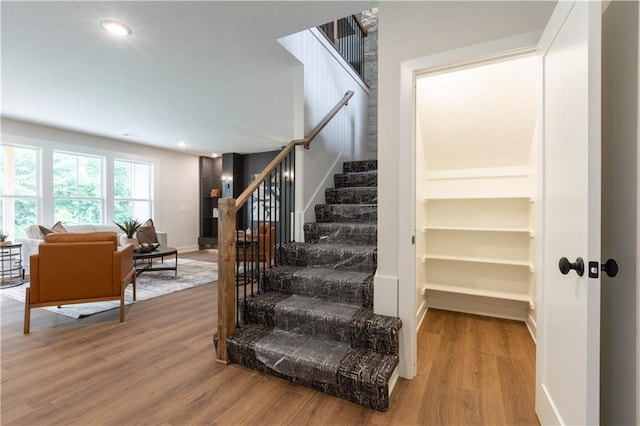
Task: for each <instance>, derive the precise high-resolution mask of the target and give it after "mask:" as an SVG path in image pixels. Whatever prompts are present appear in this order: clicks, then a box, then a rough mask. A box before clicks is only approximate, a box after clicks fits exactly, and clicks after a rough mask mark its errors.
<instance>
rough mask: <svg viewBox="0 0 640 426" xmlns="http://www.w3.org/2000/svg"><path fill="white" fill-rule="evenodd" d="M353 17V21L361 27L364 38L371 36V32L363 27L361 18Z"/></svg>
mask: <svg viewBox="0 0 640 426" xmlns="http://www.w3.org/2000/svg"><path fill="white" fill-rule="evenodd" d="M351 16H353V19H354V20H355V21H356V24H358V26H359V27H360V31H362V35H363V36H364V37H366V36H368V35H369V31H367V29H366V28H365V27H364V25H362V21H361V20H360V18H358V16H357V15H351Z"/></svg>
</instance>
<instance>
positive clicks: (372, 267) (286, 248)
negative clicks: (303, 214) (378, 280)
mask: <svg viewBox="0 0 640 426" xmlns="http://www.w3.org/2000/svg"><path fill="white" fill-rule="evenodd" d="M278 256H279V261H280V262H279V263H280V264H282V265H296V266H311V267H320V268H323V267H324V268H326V267H331V268H333V269H339V270H350V271H358V272H369V273H372V274H373V273H375V271H376V267H377V247H376V246H372V245H363V246H357V245H349V244H319V243H288V244H283V245H282V246H281V247H279V248H278Z"/></svg>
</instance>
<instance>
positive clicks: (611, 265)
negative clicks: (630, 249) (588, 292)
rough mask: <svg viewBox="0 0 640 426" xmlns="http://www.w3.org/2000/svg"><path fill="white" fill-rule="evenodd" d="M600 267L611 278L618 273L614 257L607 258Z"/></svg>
mask: <svg viewBox="0 0 640 426" xmlns="http://www.w3.org/2000/svg"><path fill="white" fill-rule="evenodd" d="M600 267H601V269H602V271H603V272H604V273H605V274H607V275H608V276H609V277H611V278H613V277H615V276H616V275H618V262H616V261H615V260H614V259H609V260H607V261H606V262H605V263H603V264H602V265H601V266H600Z"/></svg>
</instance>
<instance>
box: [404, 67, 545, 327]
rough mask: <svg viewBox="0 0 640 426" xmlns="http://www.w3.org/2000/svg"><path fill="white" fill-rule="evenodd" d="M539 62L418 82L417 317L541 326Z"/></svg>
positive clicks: (459, 72) (459, 70)
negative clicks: (454, 314)
mask: <svg viewBox="0 0 640 426" xmlns="http://www.w3.org/2000/svg"><path fill="white" fill-rule="evenodd" d="M537 68H538V64H537V63H536V59H535V58H534V57H533V56H528V55H523V56H517V57H511V58H509V59H505V60H500V61H491V62H487V63H482V64H475V65H473V66H464V67H461V68H457V69H451V70H447V71H445V72H436V73H426V74H424V75H422V76H420V77H419V78H416V82H415V83H416V94H415V97H416V123H415V132H416V146H415V161H416V162H415V167H416V168H415V170H416V181H415V188H416V191H415V197H416V200H415V201H416V202H415V208H416V211H415V229H416V230H418V234H417V235H416V240H415V260H414V262H415V265H414V266H415V285H416V289H415V290H416V295H417V298H416V306H415V310H416V318H417V320H418V321H420V318H423V317H424V314H425V312H426V311H427V309H429V308H439V309H447V310H453V311H460V312H468V313H473V314H479V315H489V316H496V317H503V318H510V319H517V320H523V321H527V323H528V324H529V326H530V329H534V328H535V323H536V319H535V318H536V317H535V315H536V314H535V297H536V288H535V287H536V285H535V282H536V268H535V267H534V265H536V259H535V254H536V235H537V232H536V223H537V220H536V217H535V214H534V212H535V211H536V200H535V194H536V184H537V182H538V178H537V173H538V172H539V170H538V148H537V143H538V142H537V141H538V139H539V138H538V133H537V132H538V129H539V128H540V126H539V124H538V122H537V120H538V117H537V111H538V107H537V102H538V85H539V72H538V71H537Z"/></svg>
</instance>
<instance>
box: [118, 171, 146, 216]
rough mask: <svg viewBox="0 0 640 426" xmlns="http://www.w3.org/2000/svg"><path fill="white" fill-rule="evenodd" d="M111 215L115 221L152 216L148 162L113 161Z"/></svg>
mask: <svg viewBox="0 0 640 426" xmlns="http://www.w3.org/2000/svg"><path fill="white" fill-rule="evenodd" d="M113 181H114V182H113V202H114V206H113V216H114V220H115V221H116V222H122V221H123V220H127V219H139V220H140V221H144V220H146V219H147V218H149V217H151V216H152V214H151V213H152V201H153V200H152V196H151V194H152V193H153V191H152V168H151V164H149V163H137V162H132V161H122V160H116V161H114V162H113Z"/></svg>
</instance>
